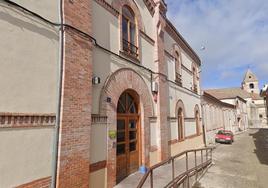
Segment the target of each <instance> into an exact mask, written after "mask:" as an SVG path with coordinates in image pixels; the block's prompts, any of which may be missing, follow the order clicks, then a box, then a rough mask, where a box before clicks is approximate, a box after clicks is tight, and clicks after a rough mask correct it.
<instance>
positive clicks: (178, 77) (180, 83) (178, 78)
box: [175, 72, 182, 86]
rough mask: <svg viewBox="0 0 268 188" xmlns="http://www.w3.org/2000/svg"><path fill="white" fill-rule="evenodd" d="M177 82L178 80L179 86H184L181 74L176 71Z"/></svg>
mask: <svg viewBox="0 0 268 188" xmlns="http://www.w3.org/2000/svg"><path fill="white" fill-rule="evenodd" d="M175 82H176V83H177V84H178V85H179V86H182V80H181V75H180V74H179V73H177V72H176V78H175Z"/></svg>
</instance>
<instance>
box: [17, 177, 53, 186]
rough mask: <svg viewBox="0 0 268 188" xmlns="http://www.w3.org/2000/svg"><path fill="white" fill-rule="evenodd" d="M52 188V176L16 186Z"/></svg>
mask: <svg viewBox="0 0 268 188" xmlns="http://www.w3.org/2000/svg"><path fill="white" fill-rule="evenodd" d="M50 187H51V176H49V177H45V178H41V179H38V180H34V181H32V182H29V183H25V184H22V185H19V186H16V188H50Z"/></svg>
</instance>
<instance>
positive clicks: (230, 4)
mask: <svg viewBox="0 0 268 188" xmlns="http://www.w3.org/2000/svg"><path fill="white" fill-rule="evenodd" d="M165 1H166V3H167V5H168V13H167V16H168V18H169V19H170V20H171V21H172V23H173V24H174V25H175V26H176V28H177V29H178V31H179V32H180V33H181V34H182V36H183V37H184V38H185V39H186V40H187V41H188V43H189V44H190V45H191V46H192V48H193V49H194V50H195V51H196V53H197V54H198V55H199V56H200V58H201V60H202V63H203V65H202V87H203V88H205V89H207V88H224V87H238V86H240V83H241V80H242V79H243V77H244V74H245V72H246V70H247V69H248V67H250V69H251V70H252V71H253V73H255V74H256V76H257V77H258V78H259V80H260V87H262V86H263V84H264V83H268V1H267V0H257V1H256V0H165ZM202 46H205V50H201V47H202Z"/></svg>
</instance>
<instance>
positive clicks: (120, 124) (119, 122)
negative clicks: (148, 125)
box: [117, 119, 125, 130]
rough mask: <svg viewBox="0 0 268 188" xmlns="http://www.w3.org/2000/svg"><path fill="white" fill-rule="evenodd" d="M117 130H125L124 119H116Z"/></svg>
mask: <svg viewBox="0 0 268 188" xmlns="http://www.w3.org/2000/svg"><path fill="white" fill-rule="evenodd" d="M117 130H125V120H122V119H118V120H117Z"/></svg>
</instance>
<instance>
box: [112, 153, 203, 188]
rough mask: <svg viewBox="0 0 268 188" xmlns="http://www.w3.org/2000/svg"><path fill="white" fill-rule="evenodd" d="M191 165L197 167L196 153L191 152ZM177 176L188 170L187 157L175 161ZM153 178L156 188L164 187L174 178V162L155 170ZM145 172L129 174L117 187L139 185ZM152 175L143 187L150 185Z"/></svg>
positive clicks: (198, 160) (198, 162)
mask: <svg viewBox="0 0 268 188" xmlns="http://www.w3.org/2000/svg"><path fill="white" fill-rule="evenodd" d="M203 159H204V161H205V159H206V152H203ZM188 161H189V164H188V165H189V166H188V169H191V168H193V167H195V162H194V161H195V160H194V153H191V154H189V160H188ZM174 164H175V165H174V167H175V177H176V176H178V175H180V174H182V173H183V172H185V171H186V158H185V157H183V158H180V159H177V160H176V161H175V163H174ZM200 164H201V152H197V165H200ZM153 172H154V173H153V180H154V187H155V188H162V187H164V186H165V185H166V184H168V183H169V182H170V181H171V180H172V164H171V163H170V164H166V165H164V166H161V167H159V168H157V169H155V170H154V171H153ZM142 177H143V174H141V173H140V172H136V173H134V174H131V175H129V176H128V177H127V178H125V179H124V180H123V181H122V182H120V183H119V184H118V185H116V186H115V187H116V188H126V187H127V188H131V187H133V188H134V187H137V185H138V183H139V182H140V180H141V179H142ZM149 183H150V177H148V178H147V180H146V182H145V184H144V186H143V187H145V188H147V187H150V184H149Z"/></svg>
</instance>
